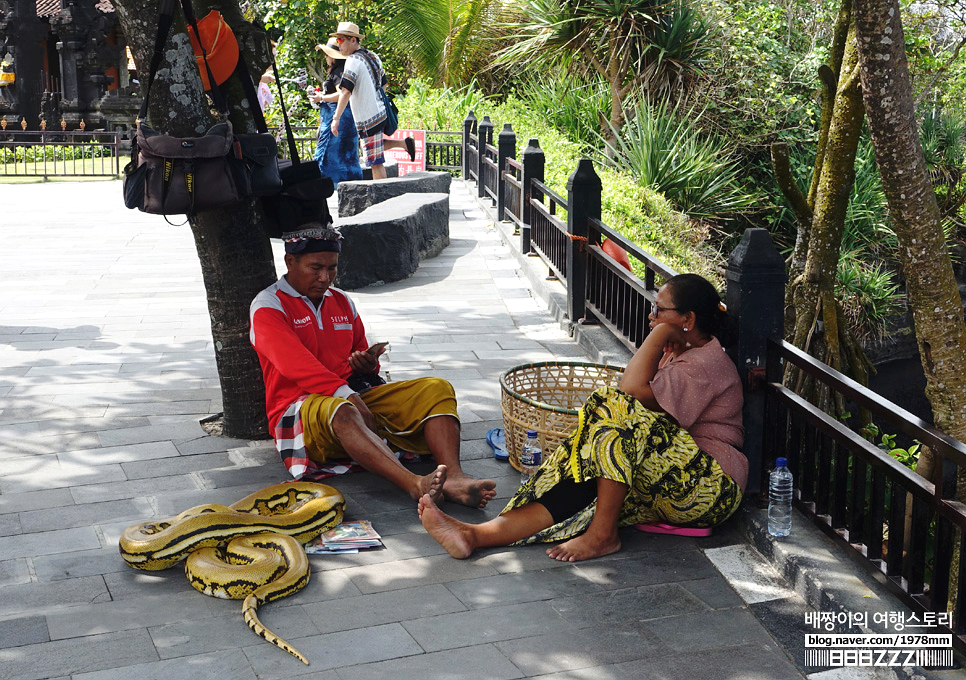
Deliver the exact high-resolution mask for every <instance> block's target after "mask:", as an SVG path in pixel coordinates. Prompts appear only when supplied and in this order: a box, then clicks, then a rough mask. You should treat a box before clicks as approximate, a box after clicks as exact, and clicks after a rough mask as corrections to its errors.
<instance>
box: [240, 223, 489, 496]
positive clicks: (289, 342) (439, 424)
mask: <svg viewBox="0 0 966 680" xmlns="http://www.w3.org/2000/svg"><path fill="white" fill-rule="evenodd" d="M306 226H307V227H308V228H303V229H302V230H300V231H299V232H297V233H295V234H292V235H291V238H287V239H286V242H285V266H286V269H287V273H286V274H285V275H284V276H283V277H282V278H280V279H279V280H278V281H277V282H276V283H274V284H272V285H271V286H269V287H268V288H266V289H265V290H263V291H262V292H261V293H259V294H258V295H257V296H256V297H255V299H254V300H253V301H252V305H251V332H250V336H251V343H252V346H253V347H254V348H255V351H256V353H257V354H258V359H259V362H260V363H261V366H262V374H263V376H264V378H265V400H266V406H267V409H268V419H269V427H270V429H271V432H272V434H273V436H274V438H275V444H276V447H277V448H278V450H279V452H280V454H281V455H282V458H283V460H284V462H285V465H286V466H287V467H288V469H289V471H290V472H291V473H292V475H293V476H295V477H296V478H303V477H311V476H312V473H313V472H314V471H315V470H316V469H317V468H318V467H319V464H322V463H325V464H329V463H331V462H332V461H338V460H345V459H346V458H350V459H352V460H354V461H355V462H357V463H359V464H360V465H361V466H362V467H364V468H365V469H367V470H369V471H370V472H374V473H375V474H377V475H379V476H380V477H385V478H386V479H388V480H389V481H391V482H392V483H393V484H395V485H396V486H398V487H399V488H401V489H402V490H404V491H406V492H407V493H408V494H409V495H410V497H411V498H413V500H416V499H418V498H420V497H421V496H422V495H423V494H427V493H428V494H429V495H430V496H431V497H433V498H434V499H437V498H445V499H447V500H451V501H455V502H457V503H462V504H464V505H469V506H471V507H483V506H485V505H486V504H487V502H488V501H489V500H490V499H492V498H493V497H494V496H496V490H495V489H496V483H495V482H493V481H492V480H489V479H483V480H480V479H475V478H473V477H469V476H468V475H466V474H465V473H464V472H463V470H462V468H461V467H460V460H459V445H460V425H459V416H458V414H457V410H456V395H455V393H454V391H453V386H452V385H450V384H449V383H448V382H447V381H445V380H442V379H439V378H418V379H416V380H404V381H402V382H396V383H388V384H376V386H374V387H370V385H371V384H373V383H379V382H382V381H381V379H379V378H378V370H379V359H378V357H379V354H381V353H382V351H383V350H384V346H381V347H380V346H378V345H377V346H376V347H373V348H370V347H369V344H368V342H367V340H366V333H365V326H364V325H363V323H362V319H360V318H359V314H358V313H357V311H356V308H355V305H354V304H353V303H352V300H350V299H349V297H348V296H347V295H346V294H345V293H344V292H342V291H341V290H339V289H337V288H333V287H332V285H331V284H332V282H333V281H334V280H335V276H336V273H337V271H338V265H339V252H340V250H341V244H340V241H339V239H340V235H339V234H338V232H336V231H333V230H331V229H326V228H324V227H322V226H321V225H306ZM387 442H388V444H387ZM389 445H391V446H393V447H394V448H395V449H397V450H401V451H409V452H412V453H419V454H423V453H431V454H432V455H433V457H434V458H435V459H436V462H437V463H438V464H439V465H438V466H437V467H436V470H434V471H433V472H431V473H430V474H428V475H424V476H420V475H416V474H414V473H413V472H411V471H410V470H409V469H407V468H406V467H405V466H403V465H402V463H400V462H399V459H398V458H397V456H396V454H394V453H393V450H392V449H390V448H389Z"/></svg>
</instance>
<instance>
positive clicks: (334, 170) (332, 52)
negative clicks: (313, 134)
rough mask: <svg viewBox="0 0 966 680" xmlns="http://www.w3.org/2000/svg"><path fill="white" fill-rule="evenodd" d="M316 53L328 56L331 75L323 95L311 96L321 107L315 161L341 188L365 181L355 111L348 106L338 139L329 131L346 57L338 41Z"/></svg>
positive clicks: (315, 94) (312, 94) (322, 92)
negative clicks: (350, 182)
mask: <svg viewBox="0 0 966 680" xmlns="http://www.w3.org/2000/svg"><path fill="white" fill-rule="evenodd" d="M316 49H318V50H321V51H322V52H324V53H325V63H326V64H328V66H329V73H328V76H327V77H326V79H325V83H323V85H322V91H321V92H319V91H318V90H316V91H315V92H311V93H310V94H309V100H310V101H312V102H313V103H316V104H319V136H318V142H317V143H316V145H315V160H316V161H318V163H319V168H320V169H321V170H322V174H323V175H325V176H326V177H331V178H332V183H333V184H334V185H335V186H339V182H341V181H343V180H347V179H362V167H361V166H360V165H359V133H358V132H357V131H356V124H355V121H354V120H353V119H352V111H350V110H349V107H348V106H347V107H346V110H345V111H344V112H343V113H342V118H340V119H339V136H338V137H333V136H332V131H331V129H330V127H331V125H332V117H333V115H335V109H336V103H337V102H338V101H339V94H338V88H339V81H340V80H341V79H342V70H343V68H344V67H345V56H344V55H343V54H341V53H340V52H339V48H338V46H337V45H336V43H335V38H332V39H330V40H329V42H328V43H327V44H325V45H319V46H317V47H316Z"/></svg>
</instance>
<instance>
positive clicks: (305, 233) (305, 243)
mask: <svg viewBox="0 0 966 680" xmlns="http://www.w3.org/2000/svg"><path fill="white" fill-rule="evenodd" d="M341 238H342V234H340V233H339V232H337V231H336V230H334V229H325V228H317V229H302V230H300V231H294V232H290V233H288V234H285V235H284V236H283V237H282V239H283V240H284V241H285V252H286V253H291V254H293V255H304V254H306V253H339V252H342V244H341V243H340V242H339V241H340V239H341Z"/></svg>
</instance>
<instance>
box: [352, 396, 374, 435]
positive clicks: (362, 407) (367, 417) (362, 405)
mask: <svg viewBox="0 0 966 680" xmlns="http://www.w3.org/2000/svg"><path fill="white" fill-rule="evenodd" d="M349 403H350V404H352V405H353V406H355V407H356V409H358V411H359V415H361V416H362V420H363V422H365V424H366V427H368V428H369V429H370V430H372V431H373V432H377V430H376V418H375V416H373V415H372V411H370V410H369V407H368V406H366V402H364V401H362V397H360V396H359V395H358V394H353V395H351V396H350V397H349Z"/></svg>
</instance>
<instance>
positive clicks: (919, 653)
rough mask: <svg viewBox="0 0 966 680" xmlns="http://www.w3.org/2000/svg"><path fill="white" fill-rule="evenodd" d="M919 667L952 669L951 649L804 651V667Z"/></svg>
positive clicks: (807, 649)
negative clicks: (912, 652) (862, 651)
mask: <svg viewBox="0 0 966 680" xmlns="http://www.w3.org/2000/svg"><path fill="white" fill-rule="evenodd" d="M913 664H914V665H916V666H921V667H923V668H952V667H953V650H952V649H917V650H916V652H915V654H911V651H910V650H865V652H864V653H858V652H857V651H856V650H843V649H809V648H806V649H805V666H806V667H819V666H832V667H842V666H910V665H913Z"/></svg>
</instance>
